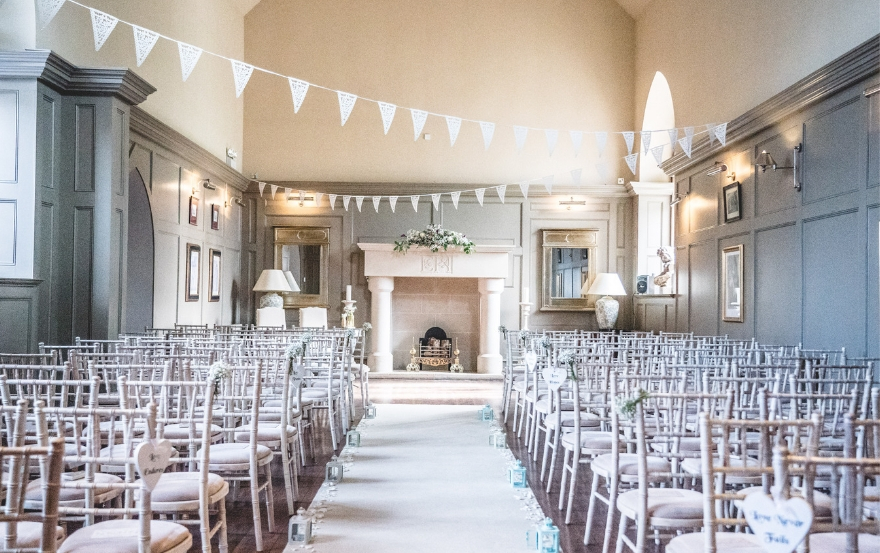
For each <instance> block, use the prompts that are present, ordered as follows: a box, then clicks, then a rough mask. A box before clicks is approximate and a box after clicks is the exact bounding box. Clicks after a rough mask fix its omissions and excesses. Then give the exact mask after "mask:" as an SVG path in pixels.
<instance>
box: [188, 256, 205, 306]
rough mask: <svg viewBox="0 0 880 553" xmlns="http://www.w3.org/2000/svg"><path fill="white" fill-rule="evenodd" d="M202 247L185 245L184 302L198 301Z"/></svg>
mask: <svg viewBox="0 0 880 553" xmlns="http://www.w3.org/2000/svg"><path fill="white" fill-rule="evenodd" d="M201 267H202V247H201V246H197V245H196V244H187V245H186V295H185V297H184V300H185V301H199V283H200V282H201V277H202V275H201Z"/></svg>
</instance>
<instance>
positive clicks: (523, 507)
mask: <svg viewBox="0 0 880 553" xmlns="http://www.w3.org/2000/svg"><path fill="white" fill-rule="evenodd" d="M377 410H378V414H377V417H376V418H375V419H373V420H369V421H363V422H362V423H361V425H360V428H359V430H360V432H361V447H359V448H353V447H347V448H346V449H345V451H344V452H343V460H344V461H345V462H346V464H347V465H348V467H347V469H346V472H345V479H344V481H343V482H342V483H340V484H339V485H338V486H336V489H335V490H333V489H332V488H331V487H330V486H328V485H327V484H326V483H325V484H324V486H322V488H321V490H320V491H319V492H318V495H317V496H316V498H315V501H314V502H313V503H312V505H311V507H310V509H309V511H310V512H312V513H314V514H315V516H316V518H317V519H318V524H317V527H316V529H315V534H316V535H315V538H314V539H313V541H312V544H311V545H312V546H313V548H312V547H310V548H308V551H314V552H315V553H353V552H357V553H371V552H383V553H396V552H419V553H423V552H434V551H436V552H444V553H448V552H461V553H464V552H474V553H477V552H479V553H486V552H494V551H497V552H504V553H510V552H516V551H528V550H529V549H528V547H527V545H526V532H527V531H528V530H529V529H531V528H534V527H535V525H536V522H537V521H539V520H542V514H541V512H540V508H539V507H538V505H537V502H536V501H535V500H534V495H533V494H532V493H531V491H529V490H528V489H526V490H517V489H514V488H513V487H512V486H511V485H510V484H509V483H508V482H507V465H508V462H509V460H510V459H511V458H512V455H511V454H510V451H509V450H507V449H504V450H498V449H494V448H493V447H492V446H490V445H489V434H490V431H489V428H490V426H489V423H486V422H481V421H479V420H477V411H478V408H477V407H476V406H458V405H378V406H377Z"/></svg>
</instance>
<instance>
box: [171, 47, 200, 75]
mask: <svg viewBox="0 0 880 553" xmlns="http://www.w3.org/2000/svg"><path fill="white" fill-rule="evenodd" d="M177 50H178V52H180V73H181V75H182V76H183V81H184V82H186V80H187V79H188V78H189V75H190V73H192V71H193V69H195V68H196V62H198V61H199V58H200V57H201V56H202V49H201V48H196V47H195V46H190V45H189V44H186V43H183V42H178V43H177Z"/></svg>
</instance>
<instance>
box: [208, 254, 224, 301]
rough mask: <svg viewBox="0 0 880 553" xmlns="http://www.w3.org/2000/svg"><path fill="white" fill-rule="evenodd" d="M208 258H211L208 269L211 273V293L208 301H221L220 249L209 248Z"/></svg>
mask: <svg viewBox="0 0 880 553" xmlns="http://www.w3.org/2000/svg"><path fill="white" fill-rule="evenodd" d="M208 259H210V260H211V265H210V268H209V271H208V274H209V275H210V276H209V278H208V282H210V294H209V295H208V301H220V276H221V274H222V273H221V272H220V251H219V250H209V251H208Z"/></svg>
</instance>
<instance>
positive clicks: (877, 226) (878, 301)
mask: <svg viewBox="0 0 880 553" xmlns="http://www.w3.org/2000/svg"><path fill="white" fill-rule="evenodd" d="M865 233H866V234H867V236H868V240H867V247H866V250H867V251H866V253H865V263H866V267H867V269H868V270H867V271H866V273H865V277H866V278H865V290H866V295H867V300H866V301H865V306H866V308H865V342H866V343H867V344H868V348H867V352H866V354H867V355H868V357H880V340H878V339H877V337H878V336H880V317H874V316H873V314H874V313H880V285H878V283H880V253H878V250H880V206H878V205H877V204H874V205H871V206H869V207H868V224H867V228H866V230H865Z"/></svg>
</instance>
